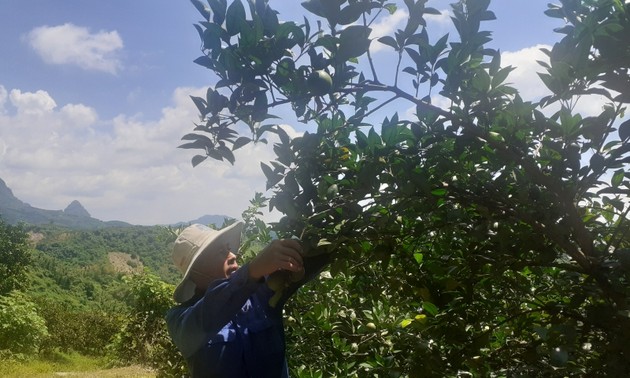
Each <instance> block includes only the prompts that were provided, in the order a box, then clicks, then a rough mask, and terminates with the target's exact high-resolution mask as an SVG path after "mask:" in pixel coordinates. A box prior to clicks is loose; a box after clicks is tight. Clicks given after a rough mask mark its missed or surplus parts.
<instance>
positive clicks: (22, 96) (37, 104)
mask: <svg viewBox="0 0 630 378" xmlns="http://www.w3.org/2000/svg"><path fill="white" fill-rule="evenodd" d="M9 98H10V101H11V104H12V105H13V106H15V107H16V108H17V111H18V113H20V114H31V115H41V114H46V113H50V112H51V111H52V110H53V109H55V108H56V107H57V104H56V103H55V100H53V99H52V97H50V95H49V94H48V92H46V91H42V90H39V91H37V92H26V93H22V91H20V90H19V89H13V90H11V93H10V94H9Z"/></svg>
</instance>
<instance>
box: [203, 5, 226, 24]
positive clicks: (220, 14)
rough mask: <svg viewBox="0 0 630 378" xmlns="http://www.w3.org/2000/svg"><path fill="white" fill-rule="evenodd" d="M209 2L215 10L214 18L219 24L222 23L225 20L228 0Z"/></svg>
mask: <svg viewBox="0 0 630 378" xmlns="http://www.w3.org/2000/svg"><path fill="white" fill-rule="evenodd" d="M208 4H209V5H210V8H211V9H212V12H214V16H213V17H212V20H213V21H214V22H215V23H216V24H217V25H219V26H220V25H222V24H223V21H225V11H226V9H227V0H208Z"/></svg>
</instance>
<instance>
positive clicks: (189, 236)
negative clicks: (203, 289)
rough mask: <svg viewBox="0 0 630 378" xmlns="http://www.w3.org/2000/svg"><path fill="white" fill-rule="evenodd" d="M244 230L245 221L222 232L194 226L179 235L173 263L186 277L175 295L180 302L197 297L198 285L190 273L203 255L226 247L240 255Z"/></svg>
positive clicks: (178, 286)
mask: <svg viewBox="0 0 630 378" xmlns="http://www.w3.org/2000/svg"><path fill="white" fill-rule="evenodd" d="M242 230H243V222H236V223H233V224H231V225H229V226H227V227H225V228H223V229H221V230H213V229H212V228H210V227H208V226H204V225H202V224H193V225H190V226H188V227H186V228H185V229H184V230H183V231H182V232H181V233H180V234H179V236H178V237H177V240H175V245H174V246H173V262H174V263H175V266H176V267H177V269H179V271H180V272H182V273H183V274H184V277H183V278H182V281H181V282H180V283H179V285H177V287H176V288H175V292H174V293H173V298H174V299H175V301H176V302H178V303H183V302H186V301H187V300H189V299H190V298H192V297H193V295H195V284H194V282H192V281H191V280H190V272H191V269H192V267H193V266H194V265H195V261H197V259H198V258H199V256H201V255H202V254H205V253H213V252H214V253H219V252H222V251H225V250H226V249H225V248H226V247H227V249H229V250H230V251H232V252H234V253H237V252H238V248H239V246H240V244H241V231H242Z"/></svg>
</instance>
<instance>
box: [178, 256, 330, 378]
mask: <svg viewBox="0 0 630 378" xmlns="http://www.w3.org/2000/svg"><path fill="white" fill-rule="evenodd" d="M309 260H310V259H309ZM313 260H315V261H310V262H311V264H309V261H305V269H306V274H305V277H304V279H302V280H301V281H300V282H297V283H295V284H292V285H291V286H290V287H288V288H287V289H286V290H285V292H284V294H283V297H282V299H281V300H280V301H279V303H278V304H277V306H275V307H271V306H269V299H270V298H271V297H272V296H273V294H274V292H273V291H272V290H271V289H269V287H268V286H267V284H266V283H265V280H259V281H255V280H252V279H251V278H249V270H248V265H244V266H242V267H241V268H240V269H238V270H237V271H236V272H234V273H233V274H232V275H231V276H230V277H229V278H227V279H222V280H216V281H214V282H213V283H212V284H211V285H210V287H209V288H208V290H207V291H206V292H205V293H204V294H203V295H198V296H195V297H193V298H192V299H191V300H189V301H188V302H186V303H183V304H181V305H179V306H176V307H174V308H172V309H171V310H169V312H168V313H167V315H166V322H167V325H168V330H169V333H170V335H171V338H172V339H173V342H174V343H175V345H176V346H177V348H178V349H179V350H180V352H181V353H182V355H183V356H184V357H185V358H186V361H187V362H188V367H189V370H190V373H191V376H192V377H194V378H197V377H219V378H224V377H225V378H231V377H234V378H241V377H243V378H244V377H261V378H264V377H269V378H280V377H282V378H284V377H288V376H289V371H288V367H287V361H286V358H285V336H284V327H283V321H282V307H283V304H284V302H285V301H286V300H287V299H288V297H289V296H290V295H291V294H293V293H294V292H295V291H296V290H297V289H298V288H299V287H300V286H301V285H302V284H304V283H305V282H307V281H308V280H310V279H312V278H313V277H314V276H315V275H317V274H318V273H319V271H320V270H321V268H322V267H323V266H324V265H325V264H326V263H327V261H328V259H327V256H322V257H318V258H314V259H313Z"/></svg>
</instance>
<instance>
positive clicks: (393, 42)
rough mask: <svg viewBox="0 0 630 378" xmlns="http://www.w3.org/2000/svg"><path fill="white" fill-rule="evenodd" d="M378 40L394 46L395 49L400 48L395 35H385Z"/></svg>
mask: <svg viewBox="0 0 630 378" xmlns="http://www.w3.org/2000/svg"><path fill="white" fill-rule="evenodd" d="M377 41H379V42H380V43H382V44H384V45H387V46H391V47H392V48H394V50H398V43H397V42H396V40H395V39H394V37H390V36H388V35H387V36H385V37H381V38H379V39H378V40H377Z"/></svg>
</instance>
